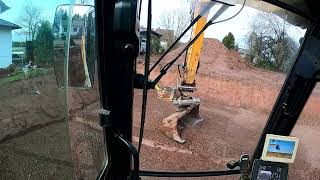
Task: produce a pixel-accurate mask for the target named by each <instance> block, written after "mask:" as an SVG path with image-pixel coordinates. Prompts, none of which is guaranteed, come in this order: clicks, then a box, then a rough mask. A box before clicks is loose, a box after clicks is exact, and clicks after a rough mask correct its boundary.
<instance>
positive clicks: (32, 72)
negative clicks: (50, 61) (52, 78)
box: [0, 68, 53, 86]
mask: <svg viewBox="0 0 320 180" xmlns="http://www.w3.org/2000/svg"><path fill="white" fill-rule="evenodd" d="M52 71H53V69H43V68H36V69H29V70H28V72H27V74H26V75H25V73H24V72H23V71H22V70H18V71H16V72H15V74H13V75H10V76H8V77H4V78H0V86H3V85H5V84H8V83H12V82H15V81H20V80H24V79H29V78H33V77H38V76H43V75H46V74H49V73H50V72H52Z"/></svg>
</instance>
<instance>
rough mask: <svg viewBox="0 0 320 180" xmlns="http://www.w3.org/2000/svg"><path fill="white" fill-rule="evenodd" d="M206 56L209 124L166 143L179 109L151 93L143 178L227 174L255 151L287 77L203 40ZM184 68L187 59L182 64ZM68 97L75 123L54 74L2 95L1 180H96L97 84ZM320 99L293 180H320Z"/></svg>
mask: <svg viewBox="0 0 320 180" xmlns="http://www.w3.org/2000/svg"><path fill="white" fill-rule="evenodd" d="M179 49H181V47H180V48H178V49H176V50H174V51H173V52H171V53H170V54H169V56H168V57H167V58H165V59H164V60H165V62H169V61H170V59H171V58H172V57H174V54H176V53H177V52H178V50H179ZM202 51H203V52H202V55H201V64H200V68H199V71H198V75H197V77H196V83H197V87H198V90H197V91H196V92H195V93H194V96H196V97H199V98H200V99H201V106H200V112H201V115H202V116H203V118H204V121H203V122H201V123H200V124H198V125H197V126H196V127H189V126H186V127H185V129H184V130H183V131H182V137H183V138H184V139H186V143H185V144H179V143H177V142H175V141H173V140H172V139H170V138H168V137H166V136H165V135H164V134H163V133H161V132H160V130H159V129H158V125H159V123H160V121H161V120H162V119H163V118H165V117H167V116H168V115H170V114H172V113H173V112H175V107H174V106H173V105H172V104H170V103H169V102H164V101H161V100H159V99H157V94H156V92H155V91H153V90H150V91H149V97H148V107H147V117H146V124H145V136H144V137H145V138H144V141H143V146H142V151H141V159H140V162H141V164H140V165H141V168H142V169H144V170H146V169H149V170H150V169H152V170H170V171H177V170H180V171H182V170H184V171H189V170H216V169H219V170H221V169H226V163H227V162H228V161H230V160H236V159H238V158H239V157H240V155H242V154H244V153H248V154H252V152H253V151H254V148H255V145H256V143H257V141H258V138H259V135H260V133H261V131H262V129H263V127H264V125H265V123H266V121H267V119H268V115H269V113H270V111H271V109H272V106H273V104H274V102H275V99H276V97H277V95H278V93H279V90H280V88H281V86H282V84H283V82H284V80H285V77H286V75H285V74H282V73H278V72H272V71H267V70H263V69H258V68H254V67H251V66H249V65H247V64H246V63H245V61H244V60H243V59H242V58H241V56H240V55H239V54H238V53H237V52H230V51H228V50H227V49H226V48H225V47H224V46H223V45H222V44H221V43H220V42H219V41H218V40H215V39H205V41H204V46H203V50H202ZM156 59H157V57H153V58H152V62H153V63H154V62H155V60H156ZM139 62H140V63H139V64H138V71H140V72H143V60H142V58H141V57H139ZM182 63H183V58H181V59H180V60H179V61H178V62H177V63H176V64H182ZM161 65H162V66H163V65H164V63H161V64H160V66H159V67H161ZM159 67H157V68H156V71H155V72H153V73H152V74H151V76H152V78H154V77H155V76H156V75H157V73H159ZM177 77H179V74H178V71H177V67H176V65H175V67H172V69H171V70H170V72H168V74H167V75H166V76H165V77H164V79H163V80H161V81H160V86H161V87H165V86H174V85H175V83H176V81H177ZM96 82H97V81H96ZM38 91H39V92H40V94H39V93H38ZM68 95H69V96H68V97H69V98H68V112H69V118H68V119H65V118H64V117H65V115H66V110H67V109H66V106H65V91H64V90H63V89H59V88H58V87H57V84H56V82H55V77H54V75H53V74H51V75H47V76H43V77H37V78H33V79H28V80H23V81H19V82H14V83H11V84H6V85H4V86H2V87H0V99H1V101H0V107H1V108H0V167H5V168H0V179H25V178H26V177H30V178H31V179H50V178H51V179H66V177H67V179H70V178H69V177H72V176H73V174H76V175H75V177H76V178H77V179H95V178H94V176H95V175H96V174H97V172H98V171H99V168H100V167H101V163H102V161H103V157H104V156H103V155H102V153H103V150H102V147H103V138H102V129H101V127H100V126H99V123H98V110H99V108H100V103H99V92H98V88H97V83H96V85H95V88H93V89H91V90H75V89H69V91H68ZM134 95H135V97H134V98H135V99H134V114H133V115H134V123H133V127H134V129H133V142H134V143H135V144H137V141H138V132H139V127H140V124H139V121H140V113H141V99H142V91H141V90H135V94H134ZM319 96H320V95H319V88H318V87H317V88H316V89H315V90H314V92H313V95H312V97H311V98H310V100H309V101H308V103H307V106H306V107H305V108H304V111H303V113H302V115H301V117H300V118H299V120H298V123H297V125H296V127H295V129H294V131H293V135H294V136H297V137H299V138H300V145H299V148H298V154H297V158H296V162H295V163H294V164H293V165H290V168H289V172H290V173H289V179H294V180H300V179H308V180H317V179H320V170H319V168H320V153H319V151H320V144H319V143H317V138H318V137H320V122H319V121H318V120H319V117H320V115H319V113H318V111H319V107H320V97H319ZM69 138H70V139H69ZM48 177H50V178H48ZM238 178H239V176H226V177H215V178H201V179H238ZM143 179H149V178H143ZM150 179H152V178H150ZM167 179H170V178H167ZM171 179H183V178H171ZM189 179H196V178H189Z"/></svg>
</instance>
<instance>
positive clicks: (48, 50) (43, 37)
mask: <svg viewBox="0 0 320 180" xmlns="http://www.w3.org/2000/svg"><path fill="white" fill-rule="evenodd" d="M35 42H36V43H35V44H36V49H35V51H36V53H35V54H36V64H37V65H50V64H51V63H52V61H53V35H52V28H51V24H50V22H49V21H43V22H41V25H40V27H39V30H38V32H37V36H36V41H35Z"/></svg>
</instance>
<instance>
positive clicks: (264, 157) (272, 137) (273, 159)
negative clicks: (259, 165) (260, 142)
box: [261, 134, 299, 163]
mask: <svg viewBox="0 0 320 180" xmlns="http://www.w3.org/2000/svg"><path fill="white" fill-rule="evenodd" d="M270 140H280V141H291V142H295V144H294V149H293V152H292V156H291V158H290V159H287V158H278V157H270V156H267V152H268V148H269V142H270ZM298 145H299V138H297V137H292V136H279V135H274V134H267V135H266V140H265V143H264V147H263V152H262V156H261V159H262V160H264V161H271V162H282V163H294V161H295V158H296V154H297V150H298Z"/></svg>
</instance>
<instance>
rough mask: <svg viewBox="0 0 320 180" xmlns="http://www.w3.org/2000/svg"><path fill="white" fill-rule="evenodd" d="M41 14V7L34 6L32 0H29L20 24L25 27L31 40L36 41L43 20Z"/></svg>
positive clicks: (20, 18)
mask: <svg viewBox="0 0 320 180" xmlns="http://www.w3.org/2000/svg"><path fill="white" fill-rule="evenodd" d="M41 14H42V12H41V9H40V8H38V7H35V6H33V4H32V2H31V1H28V2H26V5H25V6H24V7H23V11H22V14H21V15H20V17H19V24H20V25H21V26H22V27H23V28H24V29H23V30H24V31H25V33H26V34H27V35H28V37H29V39H30V40H31V41H34V39H35V36H36V34H37V31H38V28H39V25H40V23H41V21H42V18H41Z"/></svg>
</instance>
